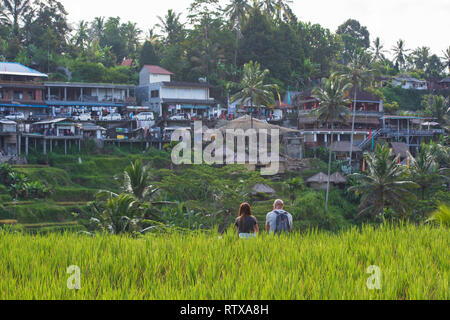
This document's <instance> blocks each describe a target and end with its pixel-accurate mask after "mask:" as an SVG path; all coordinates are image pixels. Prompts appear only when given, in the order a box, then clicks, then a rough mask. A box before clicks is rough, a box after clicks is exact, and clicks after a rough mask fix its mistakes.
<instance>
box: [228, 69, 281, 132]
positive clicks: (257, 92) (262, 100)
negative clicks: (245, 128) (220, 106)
mask: <svg viewBox="0 0 450 320" xmlns="http://www.w3.org/2000/svg"><path fill="white" fill-rule="evenodd" d="M268 74H269V70H268V69H265V70H261V66H260V64H259V63H258V62H253V61H250V62H249V63H246V64H245V65H244V73H243V76H242V80H241V82H240V83H239V84H234V86H235V87H237V88H238V89H239V91H238V92H237V93H235V94H234V95H233V96H231V103H233V102H235V101H238V100H240V101H241V103H245V102H247V101H248V100H250V107H251V108H252V109H253V107H254V104H256V107H259V106H261V105H263V106H266V107H269V108H270V107H272V106H273V105H274V103H275V99H274V95H273V91H275V90H278V86H277V85H276V84H264V79H265V78H266V76H267V75H268ZM231 85H232V86H233V84H231ZM250 114H251V127H252V128H253V110H252V112H251V113H250Z"/></svg>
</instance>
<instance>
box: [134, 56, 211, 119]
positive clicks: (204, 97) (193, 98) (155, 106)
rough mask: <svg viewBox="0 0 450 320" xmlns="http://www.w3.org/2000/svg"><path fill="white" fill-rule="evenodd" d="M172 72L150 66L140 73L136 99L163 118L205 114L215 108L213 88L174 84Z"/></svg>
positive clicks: (183, 83)
mask: <svg viewBox="0 0 450 320" xmlns="http://www.w3.org/2000/svg"><path fill="white" fill-rule="evenodd" d="M172 75H173V73H172V72H170V71H168V70H165V69H164V68H161V67H159V66H149V65H146V66H144V67H143V68H142V70H141V72H140V73H139V86H138V87H136V98H137V99H138V100H140V101H141V104H142V105H144V106H148V107H150V109H151V110H152V111H153V112H156V113H158V114H159V115H160V116H163V117H165V116H169V115H172V114H176V113H186V112H188V113H191V114H197V115H198V114H204V113H206V112H208V111H209V110H210V109H211V108H213V107H214V105H215V104H216V101H215V100H214V98H211V97H210V92H209V90H210V88H212V86H211V85H209V84H207V83H201V82H182V81H172V79H171V76H172Z"/></svg>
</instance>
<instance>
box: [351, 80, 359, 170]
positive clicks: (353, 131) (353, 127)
mask: <svg viewBox="0 0 450 320" xmlns="http://www.w3.org/2000/svg"><path fill="white" fill-rule="evenodd" d="M357 90H358V87H357V86H355V97H354V100H353V116H352V133H351V135H350V160H349V164H350V173H351V172H352V158H353V135H354V133H355V116H356V91H357Z"/></svg>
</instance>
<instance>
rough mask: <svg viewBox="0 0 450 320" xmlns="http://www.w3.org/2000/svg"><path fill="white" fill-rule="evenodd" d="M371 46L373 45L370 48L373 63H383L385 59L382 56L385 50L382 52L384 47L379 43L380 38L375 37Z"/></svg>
mask: <svg viewBox="0 0 450 320" xmlns="http://www.w3.org/2000/svg"><path fill="white" fill-rule="evenodd" d="M372 44H373V46H372V52H373V60H374V61H384V60H385V59H386V58H385V56H384V52H386V50H384V45H383V44H382V43H381V40H380V38H379V37H377V38H376V39H375V40H374V41H373V42H372Z"/></svg>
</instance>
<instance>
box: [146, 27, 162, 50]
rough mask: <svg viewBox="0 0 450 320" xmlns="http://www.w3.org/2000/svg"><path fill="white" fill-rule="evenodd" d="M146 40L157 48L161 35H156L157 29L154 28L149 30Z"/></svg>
mask: <svg viewBox="0 0 450 320" xmlns="http://www.w3.org/2000/svg"><path fill="white" fill-rule="evenodd" d="M146 40H147V41H149V42H151V43H152V45H153V46H155V45H156V44H157V43H158V41H159V35H158V34H156V32H155V29H153V28H150V29H148V33H147V36H146Z"/></svg>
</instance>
